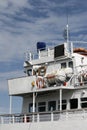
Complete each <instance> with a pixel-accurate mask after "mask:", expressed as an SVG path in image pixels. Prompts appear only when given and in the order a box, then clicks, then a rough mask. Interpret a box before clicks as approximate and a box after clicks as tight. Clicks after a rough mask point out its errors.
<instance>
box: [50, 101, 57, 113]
mask: <svg viewBox="0 0 87 130" xmlns="http://www.w3.org/2000/svg"><path fill="white" fill-rule="evenodd" d="M54 110H56V101H49V102H48V111H54Z"/></svg>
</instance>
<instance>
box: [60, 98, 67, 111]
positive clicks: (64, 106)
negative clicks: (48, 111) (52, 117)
mask: <svg viewBox="0 0 87 130" xmlns="http://www.w3.org/2000/svg"><path fill="white" fill-rule="evenodd" d="M66 106H67V101H66V100H65V99H64V100H62V110H66ZM58 110H60V100H59V101H58Z"/></svg>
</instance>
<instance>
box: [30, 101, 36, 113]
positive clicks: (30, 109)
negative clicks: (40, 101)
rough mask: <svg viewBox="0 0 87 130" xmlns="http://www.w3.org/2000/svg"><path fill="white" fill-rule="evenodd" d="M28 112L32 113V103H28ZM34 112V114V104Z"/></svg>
mask: <svg viewBox="0 0 87 130" xmlns="http://www.w3.org/2000/svg"><path fill="white" fill-rule="evenodd" d="M29 112H30V113H32V112H33V103H29ZM35 112H36V103H35Z"/></svg>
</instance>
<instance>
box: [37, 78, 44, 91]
mask: <svg viewBox="0 0 87 130" xmlns="http://www.w3.org/2000/svg"><path fill="white" fill-rule="evenodd" d="M36 85H37V87H38V88H43V87H44V79H43V78H41V77H38V78H37V80H36Z"/></svg>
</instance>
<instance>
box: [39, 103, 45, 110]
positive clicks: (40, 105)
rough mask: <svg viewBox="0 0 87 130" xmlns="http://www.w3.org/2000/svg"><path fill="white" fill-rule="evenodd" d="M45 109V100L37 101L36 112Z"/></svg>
mask: <svg viewBox="0 0 87 130" xmlns="http://www.w3.org/2000/svg"><path fill="white" fill-rule="evenodd" d="M45 111H46V102H38V112H45Z"/></svg>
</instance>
